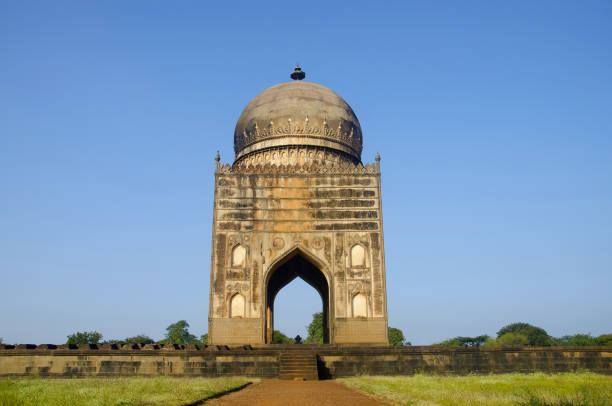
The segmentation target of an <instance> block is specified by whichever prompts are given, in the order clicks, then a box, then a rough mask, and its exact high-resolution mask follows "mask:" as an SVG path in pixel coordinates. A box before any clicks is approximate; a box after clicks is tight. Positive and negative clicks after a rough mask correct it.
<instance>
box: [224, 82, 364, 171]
mask: <svg viewBox="0 0 612 406" xmlns="http://www.w3.org/2000/svg"><path fill="white" fill-rule="evenodd" d="M291 147H306V148H314V149H318V150H325V151H328V152H330V153H332V154H334V155H337V156H345V157H346V158H347V159H348V160H350V161H353V162H361V150H362V137H361V127H360V125H359V120H357V116H355V113H354V112H353V109H351V107H350V106H349V105H348V104H347V103H346V102H345V101H344V100H343V99H342V97H340V96H338V95H337V94H336V93H334V92H333V91H331V90H330V89H328V88H326V87H325V86H321V85H318V84H316V83H312V82H301V81H293V82H286V83H280V84H278V85H275V86H272V87H270V88H268V89H266V90H264V91H263V92H261V93H260V94H259V95H257V96H256V97H255V98H254V99H253V100H251V102H250V103H249V104H248V105H247V106H246V108H245V109H244V111H243V112H242V114H241V115H240V118H239V119H238V123H237V124H236V129H235V131H234V151H235V152H236V156H235V161H234V163H235V164H236V163H239V162H240V161H241V160H244V159H246V158H247V157H249V156H250V157H253V156H254V155H256V154H260V153H261V152H263V151H269V150H274V149H280V148H291Z"/></svg>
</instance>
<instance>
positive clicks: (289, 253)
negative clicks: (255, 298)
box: [264, 244, 332, 286]
mask: <svg viewBox="0 0 612 406" xmlns="http://www.w3.org/2000/svg"><path fill="white" fill-rule="evenodd" d="M298 254H301V255H302V256H303V257H304V258H306V259H307V260H308V261H309V262H310V263H312V264H313V265H314V266H315V267H317V269H319V271H321V273H322V274H323V276H324V277H325V279H326V280H327V283H328V285H330V286H331V282H332V280H331V275H330V272H329V264H327V263H326V262H325V260H323V259H321V258H320V257H319V256H318V255H316V254H314V253H313V252H312V251H310V250H309V249H308V248H306V247H305V246H304V245H302V244H296V245H294V246H292V247H290V248H289V249H287V250H286V251H285V252H283V253H281V254H279V255H277V256H276V257H275V258H274V259H272V261H271V262H270V265H268V266H267V267H266V270H265V272H264V284H267V283H268V281H269V279H270V275H271V273H273V272H274V271H275V270H276V269H278V268H280V267H281V266H282V265H284V264H285V263H286V262H288V261H289V260H291V259H292V258H293V257H295V256H296V255H298Z"/></svg>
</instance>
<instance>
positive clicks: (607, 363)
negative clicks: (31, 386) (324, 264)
mask: <svg viewBox="0 0 612 406" xmlns="http://www.w3.org/2000/svg"><path fill="white" fill-rule="evenodd" d="M289 351H300V352H310V353H312V354H313V355H316V358H317V364H318V365H317V366H318V372H319V378H321V379H324V378H336V377H342V376H355V375H411V374H415V373H418V372H424V373H431V374H467V373H482V374H487V373H505V372H523V373H528V372H536V371H541V372H547V373H556V372H572V371H591V372H595V373H601V374H612V347H524V348H500V349H483V348H474V349H471V348H467V349H447V348H441V347H429V346H414V347H368V346H360V347H357V346H350V347H349V346H336V345H308V344H302V345H267V346H262V347H251V346H248V345H247V346H242V347H231V348H230V347H228V346H221V345H218V346H197V345H186V346H183V345H158V344H149V345H141V344H127V345H123V346H118V345H109V344H104V345H95V344H91V345H79V346H76V345H51V344H44V345H32V344H22V345H16V346H14V345H0V376H2V377H8V376H38V377H55V378H62V377H64V378H65V377H96V376H99V377H110V376H203V377H215V376H228V375H243V376H252V377H261V378H275V377H278V375H279V363H280V361H279V359H280V355H281V354H282V353H286V352H289Z"/></svg>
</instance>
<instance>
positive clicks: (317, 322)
mask: <svg viewBox="0 0 612 406" xmlns="http://www.w3.org/2000/svg"><path fill="white" fill-rule="evenodd" d="M307 329H308V337H307V338H306V340H305V342H307V343H314V344H323V313H322V312H319V313H315V314H313V315H312V321H311V322H310V324H309V325H308V327H307Z"/></svg>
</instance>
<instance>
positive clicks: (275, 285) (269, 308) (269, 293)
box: [266, 253, 329, 344]
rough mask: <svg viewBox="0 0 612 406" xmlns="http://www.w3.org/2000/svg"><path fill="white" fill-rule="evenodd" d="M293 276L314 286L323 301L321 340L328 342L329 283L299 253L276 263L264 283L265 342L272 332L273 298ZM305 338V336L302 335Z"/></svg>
mask: <svg viewBox="0 0 612 406" xmlns="http://www.w3.org/2000/svg"><path fill="white" fill-rule="evenodd" d="M295 278H301V279H302V280H304V282H306V283H308V284H309V285H310V286H312V287H313V288H315V290H316V291H317V292H318V293H319V296H321V301H322V303H323V342H324V343H329V328H328V326H327V320H328V316H329V285H328V283H327V279H325V275H323V272H322V271H321V270H320V269H319V268H317V267H316V266H315V265H313V264H312V263H311V262H310V261H308V260H307V259H306V258H305V257H304V256H302V255H301V254H300V253H297V254H296V255H294V256H293V257H290V258H289V259H288V260H286V261H284V262H282V263H280V264H278V265H277V266H276V267H275V268H274V269H273V270H272V271H271V274H270V277H269V278H268V282H267V284H266V343H267V344H271V343H272V335H273V333H274V300H275V299H276V295H277V294H278V292H279V291H280V290H281V289H282V288H284V287H285V286H287V285H288V284H289V283H290V282H291V281H293V280H294V279H295ZM303 338H306V337H303Z"/></svg>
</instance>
